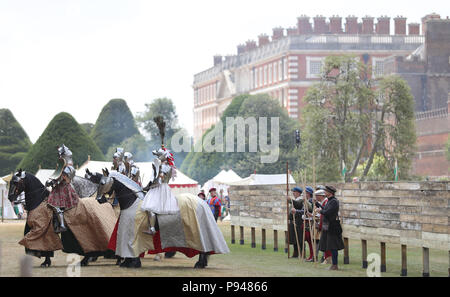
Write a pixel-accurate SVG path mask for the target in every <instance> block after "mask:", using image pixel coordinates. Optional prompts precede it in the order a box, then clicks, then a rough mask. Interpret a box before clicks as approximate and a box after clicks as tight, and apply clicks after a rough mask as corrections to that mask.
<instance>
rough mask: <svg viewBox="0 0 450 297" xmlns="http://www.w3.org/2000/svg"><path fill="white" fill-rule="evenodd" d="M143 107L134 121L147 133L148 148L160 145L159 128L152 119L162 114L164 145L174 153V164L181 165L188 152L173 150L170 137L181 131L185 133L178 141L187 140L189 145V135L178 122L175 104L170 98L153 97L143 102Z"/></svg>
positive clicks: (155, 147)
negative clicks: (145, 102)
mask: <svg viewBox="0 0 450 297" xmlns="http://www.w3.org/2000/svg"><path fill="white" fill-rule="evenodd" d="M145 108H146V109H145V111H143V112H141V113H139V114H138V115H137V117H136V122H137V123H138V125H139V127H141V128H142V129H143V130H144V131H145V132H146V133H147V136H148V138H149V140H148V141H147V143H148V144H149V146H150V149H151V150H153V149H157V148H159V147H160V145H161V138H160V135H159V129H158V127H157V126H156V124H155V122H154V120H153V119H154V118H155V117H156V116H162V117H163V119H164V122H165V123H166V128H165V136H164V142H165V143H164V144H165V147H166V148H167V149H169V150H171V151H172V153H173V154H174V159H175V165H177V166H181V164H182V163H183V161H184V159H185V158H186V156H187V154H188V152H185V151H175V150H174V149H173V148H172V145H171V143H172V137H173V136H174V135H175V133H177V134H180V133H182V134H184V135H185V137H183V138H182V140H180V141H181V142H182V141H189V145H190V137H188V136H187V132H186V131H185V130H183V129H182V128H181V127H180V126H179V124H178V115H177V111H176V107H175V104H174V103H173V102H172V100H171V99H169V98H166V97H164V98H157V99H154V100H153V101H152V102H151V103H147V104H145ZM181 144H182V143H181Z"/></svg>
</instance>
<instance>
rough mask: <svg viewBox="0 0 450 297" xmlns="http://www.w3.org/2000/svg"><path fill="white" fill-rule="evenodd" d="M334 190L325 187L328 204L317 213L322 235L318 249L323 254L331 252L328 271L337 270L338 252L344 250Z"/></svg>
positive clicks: (337, 203) (330, 187)
mask: <svg viewBox="0 0 450 297" xmlns="http://www.w3.org/2000/svg"><path fill="white" fill-rule="evenodd" d="M335 193H336V189H335V188H334V187H333V186H325V195H326V196H327V198H328V202H327V203H326V205H325V207H324V208H322V209H320V208H319V209H318V210H317V212H318V213H320V214H321V215H322V216H323V224H322V234H321V235H320V244H319V249H320V250H321V251H323V252H326V251H328V250H330V251H331V260H332V265H331V266H330V268H329V269H330V270H338V251H339V250H342V249H344V241H343V240H342V227H341V224H340V221H339V215H338V214H339V201H338V200H337V198H336V197H335V195H334V194H335Z"/></svg>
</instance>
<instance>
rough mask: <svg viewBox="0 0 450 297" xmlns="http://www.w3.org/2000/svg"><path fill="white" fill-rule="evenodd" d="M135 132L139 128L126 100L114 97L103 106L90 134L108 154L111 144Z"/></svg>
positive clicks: (137, 131)
mask: <svg viewBox="0 0 450 297" xmlns="http://www.w3.org/2000/svg"><path fill="white" fill-rule="evenodd" d="M135 134H139V130H138V129H137V127H136V123H135V121H134V117H133V114H132V113H131V111H130V109H129V108H128V105H127V103H126V101H125V100H123V99H112V100H110V101H109V102H108V103H107V104H106V105H105V106H104V107H103V109H102V111H101V112H100V115H99V116H98V118H97V121H96V123H95V126H94V128H93V129H92V132H91V134H90V135H91V137H92V139H93V140H94V141H95V143H96V144H97V146H98V147H99V148H100V149H101V151H102V152H103V154H106V152H107V151H108V148H109V147H110V146H112V145H114V144H119V143H121V142H122V141H123V140H125V139H126V138H129V137H131V136H133V135H135Z"/></svg>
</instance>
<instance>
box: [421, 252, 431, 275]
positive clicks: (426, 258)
mask: <svg viewBox="0 0 450 297" xmlns="http://www.w3.org/2000/svg"><path fill="white" fill-rule="evenodd" d="M422 259H423V273H422V276H424V277H428V276H430V249H429V248H426V247H422Z"/></svg>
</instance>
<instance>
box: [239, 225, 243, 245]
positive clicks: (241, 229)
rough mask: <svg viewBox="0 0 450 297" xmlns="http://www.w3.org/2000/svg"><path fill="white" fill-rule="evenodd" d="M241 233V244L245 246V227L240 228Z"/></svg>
mask: <svg viewBox="0 0 450 297" xmlns="http://www.w3.org/2000/svg"><path fill="white" fill-rule="evenodd" d="M239 233H240V241H239V244H241V245H243V244H244V227H243V226H239Z"/></svg>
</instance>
